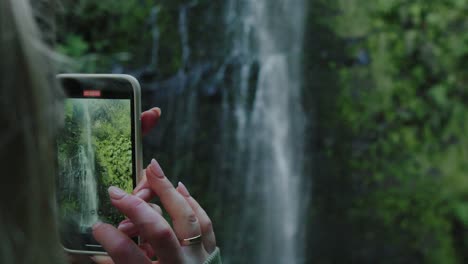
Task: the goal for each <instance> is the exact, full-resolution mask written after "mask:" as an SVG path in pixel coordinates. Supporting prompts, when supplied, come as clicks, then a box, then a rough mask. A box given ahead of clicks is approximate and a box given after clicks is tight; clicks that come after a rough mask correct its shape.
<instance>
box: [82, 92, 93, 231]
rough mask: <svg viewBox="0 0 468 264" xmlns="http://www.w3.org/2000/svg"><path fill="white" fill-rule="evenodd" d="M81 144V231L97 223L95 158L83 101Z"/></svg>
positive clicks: (87, 115)
mask: <svg viewBox="0 0 468 264" xmlns="http://www.w3.org/2000/svg"><path fill="white" fill-rule="evenodd" d="M82 106H83V124H82V127H83V132H82V137H83V142H84V144H83V145H82V146H80V152H79V154H78V164H79V166H80V168H79V170H78V171H80V172H81V177H80V189H81V192H79V195H80V197H79V200H80V201H81V221H80V226H81V228H82V229H87V228H89V227H91V226H92V225H93V224H95V223H96V222H97V221H98V214H97V210H98V194H97V184H96V179H95V174H96V169H95V158H94V149H93V145H92V134H91V125H92V124H91V118H90V115H89V106H88V101H87V100H84V101H83V104H82Z"/></svg>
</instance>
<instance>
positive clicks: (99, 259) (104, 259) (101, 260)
mask: <svg viewBox="0 0 468 264" xmlns="http://www.w3.org/2000/svg"><path fill="white" fill-rule="evenodd" d="M89 258H90V259H91V260H92V261H93V262H95V263H108V261H109V257H107V256H91V257H89Z"/></svg>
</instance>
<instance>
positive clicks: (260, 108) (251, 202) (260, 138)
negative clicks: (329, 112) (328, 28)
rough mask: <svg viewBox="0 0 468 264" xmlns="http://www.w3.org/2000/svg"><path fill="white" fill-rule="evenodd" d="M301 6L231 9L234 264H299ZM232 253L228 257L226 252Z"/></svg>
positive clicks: (250, 4) (260, 3)
mask: <svg viewBox="0 0 468 264" xmlns="http://www.w3.org/2000/svg"><path fill="white" fill-rule="evenodd" d="M304 10H305V3H304V1H303V0H294V1H286V0H244V1H230V3H229V4H228V9H227V18H226V19H227V21H226V23H227V26H228V27H230V34H231V37H232V39H233V48H232V56H233V57H238V58H240V60H241V67H240V71H239V73H238V76H237V86H236V87H235V89H236V90H237V92H236V95H235V100H234V103H231V102H229V101H227V100H226V102H225V103H226V104H230V105H229V106H226V107H225V109H226V110H228V111H232V110H233V111H234V115H235V119H236V123H237V125H236V127H237V130H236V147H237V153H236V154H235V156H234V160H233V161H232V162H235V175H237V176H239V177H243V185H244V186H245V187H244V190H243V192H242V193H243V194H244V195H243V197H242V198H240V199H244V200H243V201H244V202H243V204H244V205H243V211H242V212H239V221H237V223H236V226H235V227H232V228H237V230H236V232H235V234H236V237H235V238H233V239H232V243H228V248H233V249H232V250H233V252H231V253H230V255H236V256H238V255H241V256H244V257H237V258H236V260H235V261H234V262H235V263H241V262H251V263H303V262H304V261H305V260H304V259H305V258H304V252H303V250H304V248H303V247H304V243H305V242H304V236H305V234H304V232H305V229H304V226H305V224H304V220H305V211H306V206H307V201H308V197H309V196H310V194H309V193H308V191H307V189H308V188H307V187H306V186H307V182H306V179H305V177H304V176H303V175H302V174H303V171H302V168H303V145H304V142H303V141H304V127H305V124H304V122H305V115H304V113H303V110H302V107H301V98H300V93H301V78H302V76H301V65H300V57H299V56H300V52H301V50H302V41H303V32H304V30H303V29H304V15H305V14H304ZM230 250H231V249H230Z"/></svg>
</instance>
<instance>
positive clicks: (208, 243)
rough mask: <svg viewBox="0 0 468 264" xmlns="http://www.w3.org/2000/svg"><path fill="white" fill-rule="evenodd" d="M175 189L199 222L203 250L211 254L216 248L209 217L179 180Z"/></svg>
mask: <svg viewBox="0 0 468 264" xmlns="http://www.w3.org/2000/svg"><path fill="white" fill-rule="evenodd" d="M177 191H178V192H179V193H180V194H182V195H183V196H184V198H185V200H186V201H187V202H188V203H189V204H190V206H191V207H192V209H193V211H194V212H195V215H196V216H197V218H198V221H199V222H200V228H201V234H202V241H203V246H204V247H205V250H206V251H207V252H208V253H209V254H211V253H212V252H213V251H214V250H215V249H216V237H215V233H214V230H213V224H212V222H211V219H210V217H208V214H207V213H206V212H205V210H204V209H203V208H202V207H201V206H200V204H198V202H197V200H195V199H194V198H193V197H192V196H191V195H190V193H189V191H188V190H187V188H186V187H185V185H184V184H183V183H181V182H179V184H178V186H177Z"/></svg>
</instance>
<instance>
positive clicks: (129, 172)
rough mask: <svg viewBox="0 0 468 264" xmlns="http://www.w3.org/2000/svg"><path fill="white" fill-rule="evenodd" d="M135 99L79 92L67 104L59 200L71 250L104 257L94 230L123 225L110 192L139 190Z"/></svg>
mask: <svg viewBox="0 0 468 264" xmlns="http://www.w3.org/2000/svg"><path fill="white" fill-rule="evenodd" d="M128 95H130V94H128ZM127 97H128V98H127ZM130 97H131V96H127V95H124V94H119V95H116V94H114V93H112V92H107V93H105V92H104V91H97V90H80V91H79V92H76V93H75V95H72V97H69V98H67V99H65V104H64V115H65V125H64V127H63V130H62V132H61V133H60V135H59V138H58V144H57V148H58V174H59V177H58V179H57V184H58V189H57V190H58V191H57V200H58V209H59V215H60V226H61V228H60V229H61V240H62V244H63V245H64V247H65V248H67V249H71V250H78V251H91V252H94V251H96V252H102V251H103V249H102V247H101V246H100V245H99V244H98V243H97V242H96V241H95V240H94V238H93V236H92V226H93V225H94V224H95V223H96V222H98V221H101V222H105V223H110V224H113V225H114V226H117V225H118V224H119V223H120V222H121V221H122V220H124V216H123V215H122V214H121V213H120V212H119V211H118V210H117V209H115V207H113V206H112V204H111V203H110V199H109V196H108V192H107V189H108V188H109V186H117V187H119V188H121V189H123V190H125V191H127V192H129V193H130V192H131V191H132V190H133V188H134V187H135V169H134V165H133V164H134V155H133V151H134V147H133V146H134V138H133V132H132V131H133V127H132V124H133V122H132V121H133V111H132V109H133V101H132V98H130Z"/></svg>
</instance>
